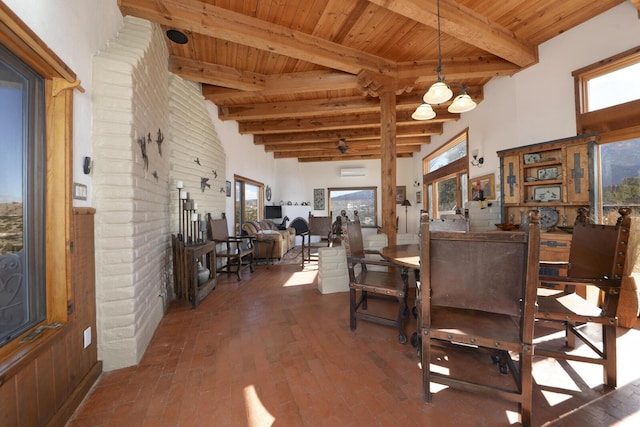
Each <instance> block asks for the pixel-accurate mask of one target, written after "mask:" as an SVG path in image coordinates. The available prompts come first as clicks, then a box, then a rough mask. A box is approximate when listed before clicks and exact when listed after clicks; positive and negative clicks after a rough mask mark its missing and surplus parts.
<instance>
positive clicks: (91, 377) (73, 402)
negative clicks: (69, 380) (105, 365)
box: [47, 360, 102, 427]
mask: <svg viewBox="0 0 640 427" xmlns="http://www.w3.org/2000/svg"><path fill="white" fill-rule="evenodd" d="M100 374H102V361H101V360H98V361H97V362H96V363H95V365H93V366H92V367H91V369H90V370H89V372H88V373H87V375H85V376H84V378H83V379H82V381H80V384H78V387H76V389H75V390H73V392H72V393H71V394H70V395H69V397H68V398H67V400H65V402H64V403H63V404H62V406H61V407H60V410H59V411H58V412H56V414H55V415H54V416H53V417H52V418H51V420H50V421H49V422H48V423H47V427H64V425H65V424H66V423H67V421H69V419H70V418H71V416H72V415H73V413H74V412H75V410H76V409H77V408H78V406H80V404H81V403H82V401H83V400H84V398H85V397H86V396H87V394H88V393H89V390H91V387H93V385H94V384H95V382H96V381H97V380H98V377H100Z"/></svg>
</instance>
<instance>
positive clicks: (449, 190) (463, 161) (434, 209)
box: [422, 130, 468, 218]
mask: <svg viewBox="0 0 640 427" xmlns="http://www.w3.org/2000/svg"><path fill="white" fill-rule="evenodd" d="M467 153H468V130H465V131H464V132H462V133H461V134H459V135H458V136H456V137H455V138H453V139H452V140H451V141H449V142H447V143H446V144H445V145H443V146H442V147H441V148H440V149H439V150H437V151H435V152H433V153H432V154H431V155H429V156H427V157H425V158H424V159H423V160H422V169H423V170H422V172H423V174H424V187H425V189H426V191H425V193H426V197H425V203H426V207H427V211H428V212H429V214H430V215H431V217H432V218H440V216H441V215H443V214H453V213H456V212H459V211H461V210H462V206H464V204H465V203H466V202H467V200H468V194H467V185H468V184H467V181H468V179H467V175H468V172H467V168H468V154H467Z"/></svg>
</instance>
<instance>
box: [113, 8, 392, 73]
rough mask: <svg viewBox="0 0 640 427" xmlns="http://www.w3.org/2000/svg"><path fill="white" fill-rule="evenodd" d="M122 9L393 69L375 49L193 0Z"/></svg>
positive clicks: (337, 65) (296, 51)
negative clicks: (362, 48)
mask: <svg viewBox="0 0 640 427" xmlns="http://www.w3.org/2000/svg"><path fill="white" fill-rule="evenodd" d="M118 5H119V7H120V11H121V12H122V14H123V15H131V16H136V17H139V18H143V19H147V20H149V21H154V22H158V23H160V24H162V25H166V26H168V27H171V28H175V29H180V30H185V31H191V32H195V33H199V34H203V35H206V36H209V37H214V38H216V39H220V40H227V41H230V42H233V43H239V44H241V45H245V46H250V47H254V48H256V49H260V50H264V51H266V52H273V53H277V54H280V55H285V56H288V57H291V58H297V59H300V60H302V61H307V62H310V63H312V64H318V65H322V66H325V67H328V68H333V69H336V70H342V71H346V72H348V73H351V74H357V73H358V72H360V71H361V70H363V69H365V70H370V71H373V72H377V73H382V74H395V71H396V70H395V69H396V64H395V63H394V62H393V61H388V60H386V59H384V58H380V57H378V56H375V55H371V54H368V53H366V52H362V51H359V50H357V49H352V48H350V47H347V46H343V45H341V44H338V43H333V42H330V41H328V40H324V39H321V38H319V37H314V36H311V35H309V34H306V33H303V32H300V31H295V30H292V29H290V28H287V27H283V26H279V25H275V24H273V23H270V22H266V21H263V20H260V19H257V18H253V17H250V16H247V15H243V14H241V13H237V12H233V11H231V10H227V9H224V8H221V7H217V6H213V5H211V4H209V3H205V2H202V1H196V0H163V1H161V2H159V1H157V0H118Z"/></svg>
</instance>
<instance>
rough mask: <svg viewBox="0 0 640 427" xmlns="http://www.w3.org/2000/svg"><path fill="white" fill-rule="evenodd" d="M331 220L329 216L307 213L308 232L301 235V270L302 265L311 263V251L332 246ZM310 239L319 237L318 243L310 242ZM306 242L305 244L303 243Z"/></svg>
mask: <svg viewBox="0 0 640 427" xmlns="http://www.w3.org/2000/svg"><path fill="white" fill-rule="evenodd" d="M332 225H333V219H332V216H331V212H329V216H315V215H313V214H312V213H311V212H309V231H307V232H306V233H303V234H302V268H304V263H305V261H306V262H311V260H312V258H311V257H312V252H313V251H312V249H317V248H321V247H329V246H332V245H333V238H334V234H333V227H332ZM312 237H319V238H320V240H319V241H315V242H314V241H312ZM305 241H306V243H305Z"/></svg>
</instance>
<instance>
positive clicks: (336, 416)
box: [68, 265, 640, 427]
mask: <svg viewBox="0 0 640 427" xmlns="http://www.w3.org/2000/svg"><path fill="white" fill-rule="evenodd" d="M316 273H317V271H315V270H314V266H313V265H311V266H308V267H306V268H305V271H300V267H299V266H297V265H275V266H270V268H269V269H267V268H266V267H265V266H259V267H257V268H256V271H255V272H254V273H250V272H248V271H245V272H244V274H243V280H242V281H240V282H236V280H235V278H234V277H233V276H229V277H227V276H226V275H223V276H220V280H219V284H218V287H217V288H216V289H215V290H214V291H213V292H212V293H211V294H210V295H209V296H208V297H207V298H206V299H205V300H204V301H203V302H202V303H201V304H200V306H199V307H198V308H197V309H195V310H192V309H191V308H190V306H189V305H188V304H185V303H183V302H179V301H178V302H174V303H172V304H171V306H170V307H169V309H168V312H167V314H166V316H165V317H164V318H163V320H162V322H161V324H160V326H159V328H158V330H157V331H156V333H155V336H154V337H153V339H152V341H151V343H150V345H149V347H148V349H147V351H146V353H145V355H144V357H143V358H142V360H141V361H140V364H139V365H138V366H135V367H129V368H125V369H120V370H116V371H111V372H105V373H103V374H102V376H101V378H100V379H99V381H98V383H97V385H96V386H95V387H94V389H93V390H92V392H91V393H90V394H89V395H88V396H87V398H86V399H85V401H84V402H83V404H82V405H81V407H80V408H79V409H78V410H77V411H76V413H75V414H74V416H73V417H72V419H71V420H70V421H69V422H68V426H69V427H82V426H92V427H95V426H118V427H120V426H154V427H155V426H252V427H255V426H271V425H273V426H492V427H495V426H511V425H517V424H518V422H517V420H518V415H517V406H516V405H515V404H513V403H510V402H505V401H502V400H499V399H495V398H492V397H489V396H479V395H474V394H470V393H465V392H462V391H457V390H453V389H446V388H445V389H442V388H441V387H438V386H436V385H434V386H432V390H433V391H434V392H435V394H434V396H433V402H432V403H430V404H426V403H424V402H423V401H422V390H421V374H420V369H419V366H418V360H417V357H416V352H415V350H414V349H413V348H412V347H411V346H410V345H409V344H406V345H401V344H399V343H398V342H397V339H396V333H395V331H394V330H393V329H392V328H387V327H384V326H380V325H375V324H371V323H368V322H359V323H358V328H357V330H356V331H353V332H352V331H350V330H349V314H348V304H349V302H348V293H337V294H328V295H322V294H320V293H319V292H318V291H317V289H316ZM412 326H413V324H411V325H410V326H409V328H411V327H412ZM639 329H640V328H638V326H636V328H634V329H630V330H626V329H624V330H623V329H620V330H619V338H618V343H619V350H618V356H619V380H618V382H619V387H618V388H617V389H616V390H615V391H610V392H607V391H606V390H604V389H603V386H602V370H601V368H600V367H598V366H591V365H585V364H581V363H577V362H576V363H574V362H571V363H568V362H558V361H556V360H553V359H545V358H540V357H538V358H536V361H535V365H534V380H535V385H534V409H533V425H534V426H541V425H545V426H581V427H588V426H604V425H617V426H637V425H640V418H639V417H640V369H639V368H638V361H637V360H638V357H637V355H638V349H639V348H640V330H639ZM450 363H451V366H449V368H450V369H470V368H469V366H471V365H467V364H462V365H455V364H454V363H455V362H454V361H450ZM477 363H479V364H485V365H487V366H488V368H489V369H496V368H492V367H491V362H490V360H487V359H486V358H484V359H478V360H477ZM473 369H475V368H473ZM494 374H495V375H496V376H499V373H498V372H497V370H496V371H495V372H494Z"/></svg>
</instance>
